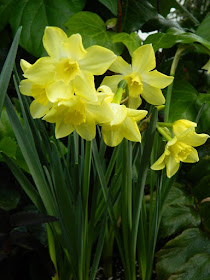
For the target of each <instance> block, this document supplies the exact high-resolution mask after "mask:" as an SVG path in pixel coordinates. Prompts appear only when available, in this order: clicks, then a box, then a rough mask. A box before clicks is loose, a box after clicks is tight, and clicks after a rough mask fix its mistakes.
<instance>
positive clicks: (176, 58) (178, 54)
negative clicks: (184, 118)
mask: <svg viewBox="0 0 210 280" xmlns="http://www.w3.org/2000/svg"><path fill="white" fill-rule="evenodd" d="M186 48H187V46H186V45H184V46H183V45H182V46H180V47H179V48H178V49H177V51H176V54H175V56H174V59H173V62H172V65H171V71H170V75H171V76H174V75H175V72H176V68H177V65H178V62H179V59H180V57H181V54H182V52H183V51H184V50H185V49H186ZM172 90H173V82H172V83H171V84H170V85H169V86H168V89H167V95H166V105H165V118H164V120H165V122H168V119H169V110H170V104H171V95H172Z"/></svg>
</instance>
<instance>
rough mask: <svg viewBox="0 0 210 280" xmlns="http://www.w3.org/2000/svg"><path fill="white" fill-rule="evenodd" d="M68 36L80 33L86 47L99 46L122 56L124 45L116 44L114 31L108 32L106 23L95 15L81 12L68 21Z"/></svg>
mask: <svg viewBox="0 0 210 280" xmlns="http://www.w3.org/2000/svg"><path fill="white" fill-rule="evenodd" d="M66 27H67V34H68V35H71V34H74V33H80V35H81V36H82V40H83V44H84V46H85V47H86V48H87V47H90V46H92V45H99V46H102V47H106V48H108V49H110V50H112V51H113V52H115V53H116V54H121V52H122V47H123V46H122V44H120V43H114V42H113V40H112V36H113V35H114V34H116V33H115V32H112V31H106V25H105V23H104V21H103V20H102V19H101V18H100V17H99V16H98V15H97V14H95V13H91V12H79V13H77V14H75V15H73V16H72V17H70V19H69V20H68V21H67V23H66Z"/></svg>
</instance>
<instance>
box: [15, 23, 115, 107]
mask: <svg viewBox="0 0 210 280" xmlns="http://www.w3.org/2000/svg"><path fill="white" fill-rule="evenodd" d="M43 44H44V47H45V49H46V51H47V53H48V55H49V57H43V58H40V59H38V60H37V61H36V62H35V63H34V64H33V65H29V64H27V62H25V61H22V65H23V67H22V68H23V70H24V77H25V78H26V79H27V80H24V81H22V82H21V84H20V90H21V92H22V93H23V94H26V95H31V96H33V97H34V98H35V100H36V101H37V102H38V103H40V104H42V105H44V104H47V100H46V98H47V99H48V101H50V102H51V103H56V102H59V101H61V100H68V99H70V98H71V97H72V96H73V95H74V94H76V95H77V96H80V97H83V98H85V99H87V100H92V101H97V95H96V91H95V85H94V76H93V75H102V74H104V72H105V71H106V70H107V69H108V67H109V66H110V65H111V63H112V62H113V61H114V60H115V59H116V55H115V54H114V53H113V52H112V51H110V50H108V49H106V48H103V47H100V46H91V47H89V48H87V49H86V50H85V49H84V47H83V44H82V37H81V36H80V34H73V35H71V36H70V37H69V38H68V37H67V35H66V34H65V32H64V31H63V30H62V29H60V28H58V27H46V29H45V33H44V36H43ZM25 66H26V67H25ZM34 87H36V88H37V87H40V92H42V93H43V96H42V99H43V100H45V102H44V101H43V102H39V101H40V99H41V96H39V99H38V98H37V95H36V93H34ZM40 95H41V94H40Z"/></svg>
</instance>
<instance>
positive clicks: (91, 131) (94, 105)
mask: <svg viewBox="0 0 210 280" xmlns="http://www.w3.org/2000/svg"><path fill="white" fill-rule="evenodd" d="M43 45H44V47H45V49H46V51H47V53H48V55H49V56H47V57H42V58H40V59H38V60H37V61H36V62H35V63H34V64H32V65H31V64H30V63H28V62H27V61H25V60H21V68H22V70H23V72H24V77H25V79H24V80H22V81H21V83H20V91H21V93H22V94H24V95H28V96H32V97H33V98H34V101H33V102H32V104H31V106H30V111H31V114H32V116H33V118H43V119H44V120H45V121H47V122H50V123H55V124H56V126H55V136H56V138H61V137H65V136H67V135H69V134H71V133H72V132H73V131H74V130H76V132H77V133H78V134H79V135H80V136H81V137H82V138H84V139H85V140H88V141H90V140H92V139H94V138H95V135H96V125H100V126H101V132H102V135H103V138H104V141H105V143H106V144H107V145H108V146H112V147H114V146H116V145H118V144H119V143H120V142H121V141H122V140H123V138H126V139H128V140H130V141H134V142H141V134H140V131H139V126H138V122H139V121H140V120H142V119H143V118H144V117H145V116H146V115H147V111H146V110H139V109H138V107H139V106H140V105H141V102H142V99H141V98H144V99H145V101H146V102H148V103H150V104H152V105H162V104H164V103H165V98H164V96H163V94H162V91H161V89H163V88H165V87H167V86H168V85H169V84H171V83H172V81H173V77H170V76H166V75H164V74H162V73H160V72H158V71H157V70H154V69H155V67H156V60H155V53H154V50H153V48H152V46H151V45H144V46H141V47H139V48H138V49H136V50H135V51H134V52H133V55H132V63H131V65H130V64H128V63H127V62H126V61H125V60H124V59H123V58H122V57H120V56H116V55H115V54H114V53H113V52H112V51H110V50H108V49H106V48H104V47H100V46H91V47H89V48H87V49H84V47H83V44H82V38H81V36H80V35H79V34H74V35H72V36H70V37H67V35H66V34H65V32H64V31H63V30H61V29H60V28H58V27H46V29H45V33H44V37H43ZM108 69H109V70H111V71H113V72H115V73H117V74H116V75H112V76H106V77H105V78H104V79H103V81H102V83H101V86H100V87H99V88H98V89H97V90H96V88H95V83H94V75H102V74H104V73H105V72H106V71H107V70H108ZM121 81H125V82H126V85H127V88H128V90H127V91H126V92H125V84H123V86H121V85H120V82H121ZM125 94H127V96H126V95H125ZM137 109H138V110H137ZM195 126H196V124H195V123H193V122H189V121H187V120H180V121H177V122H175V123H174V124H173V133H174V138H173V139H172V138H171V137H170V136H169V135H166V133H165V132H164V130H163V129H162V128H161V127H158V130H159V132H160V133H162V134H164V135H165V137H166V139H167V140H168V143H167V145H166V148H165V152H164V153H163V155H162V156H161V157H160V158H159V159H158V160H157V162H155V163H154V164H153V165H152V169H154V170H160V169H163V168H164V167H165V166H166V168H167V176H168V177H171V176H173V175H174V174H175V173H176V172H177V170H178V168H179V163H180V161H182V162H196V161H198V154H197V151H196V150H195V149H194V148H193V147H196V146H199V145H202V144H203V143H204V142H205V141H206V139H207V138H208V135H206V134H200V135H198V134H196V133H195Z"/></svg>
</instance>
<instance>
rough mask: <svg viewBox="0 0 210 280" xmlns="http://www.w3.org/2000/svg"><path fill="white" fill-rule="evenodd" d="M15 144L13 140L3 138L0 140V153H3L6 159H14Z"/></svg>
mask: <svg viewBox="0 0 210 280" xmlns="http://www.w3.org/2000/svg"><path fill="white" fill-rule="evenodd" d="M16 150H17V144H16V141H15V139H14V138H11V137H4V138H3V139H1V140H0V152H3V153H4V154H5V155H7V156H8V157H12V158H15V156H16Z"/></svg>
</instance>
